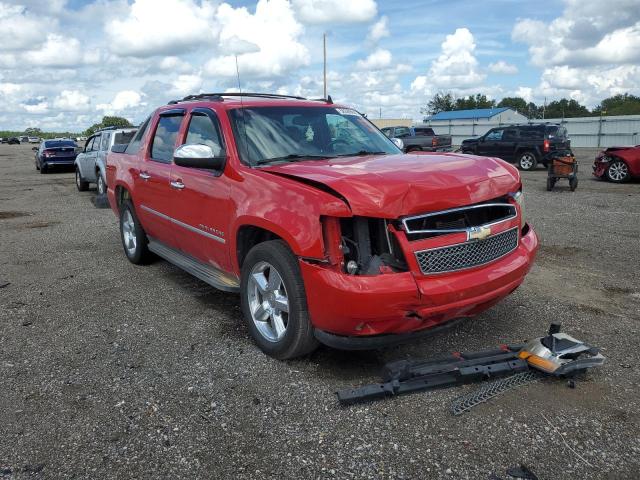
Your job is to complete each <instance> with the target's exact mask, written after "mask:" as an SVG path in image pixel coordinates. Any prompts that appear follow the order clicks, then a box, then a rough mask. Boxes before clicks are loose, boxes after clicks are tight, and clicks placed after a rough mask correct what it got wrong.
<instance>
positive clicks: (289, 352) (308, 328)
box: [240, 240, 318, 360]
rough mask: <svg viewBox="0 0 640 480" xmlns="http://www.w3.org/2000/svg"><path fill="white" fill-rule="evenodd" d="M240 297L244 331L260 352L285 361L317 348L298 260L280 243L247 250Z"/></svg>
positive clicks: (276, 242)
mask: <svg viewBox="0 0 640 480" xmlns="http://www.w3.org/2000/svg"><path fill="white" fill-rule="evenodd" d="M240 295H241V304H242V313H243V317H244V320H245V323H246V325H247V328H248V329H249V331H250V332H251V336H252V337H253V339H254V341H255V342H256V344H257V345H258V347H260V349H261V350H262V351H263V352H264V353H266V354H267V355H270V356H272V357H275V358H278V359H280V360H285V359H288V358H294V357H299V356H301V355H305V354H307V353H310V352H312V351H313V350H315V349H316V348H317V346H318V342H317V340H316V339H315V337H314V335H313V327H312V325H311V320H310V318H309V312H308V308H307V297H306V292H305V289H304V283H303V281H302V275H301V273H300V267H299V265H298V260H297V259H296V257H295V256H294V255H293V253H292V252H291V250H290V249H289V247H288V246H287V245H286V244H285V243H284V242H283V241H281V240H272V241H268V242H263V243H260V244H258V245H256V246H255V247H253V248H252V249H251V251H250V252H249V253H248V255H247V257H246V259H245V261H244V262H243V264H242V280H241V284H240Z"/></svg>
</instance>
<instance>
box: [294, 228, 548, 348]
mask: <svg viewBox="0 0 640 480" xmlns="http://www.w3.org/2000/svg"><path fill="white" fill-rule="evenodd" d="M537 249H538V238H537V236H536V234H535V232H534V231H533V229H532V228H528V227H525V233H524V235H522V237H521V238H520V242H519V245H518V247H517V248H516V250H514V251H513V252H511V253H510V254H508V255H506V256H505V257H502V258H500V259H498V260H496V261H494V262H492V263H490V264H488V265H483V266H480V267H477V268H472V269H468V270H463V271H457V272H452V273H447V274H444V275H437V276H424V275H416V274H414V273H412V272H402V273H393V274H381V275H376V276H364V275H362V276H357V275H347V274H344V273H341V272H337V271H334V270H331V269H328V268H325V267H324V266H321V265H317V264H312V263H309V262H306V261H304V260H300V268H301V271H302V276H303V279H304V283H305V288H306V291H307V303H308V307H309V312H310V316H311V321H312V323H313V326H314V327H315V328H316V330H317V331H318V332H317V337H318V338H319V339H320V340H321V341H322V342H324V343H327V344H330V345H334V346H337V347H338V348H376V347H377V346H382V345H388V344H393V343H399V342H404V341H407V340H409V339H411V338H413V336H415V335H420V336H421V335H426V334H427V333H426V331H427V330H429V331H430V330H431V329H433V328H435V327H440V326H442V325H444V324H446V323H447V322H450V321H451V320H454V319H459V318H464V317H471V316H474V315H477V314H479V313H481V312H483V311H485V310H486V309H488V308H490V307H491V306H493V305H495V304H496V303H497V302H499V301H500V300H502V299H503V298H504V297H506V296H507V295H508V294H509V293H511V292H512V291H513V290H515V289H516V288H517V287H518V286H519V285H520V284H521V283H522V281H523V280H524V277H525V275H526V274H527V273H528V271H529V269H530V268H531V265H532V263H533V260H534V258H535V255H536V252H537ZM382 337H385V338H382ZM348 345H352V347H349V346H348Z"/></svg>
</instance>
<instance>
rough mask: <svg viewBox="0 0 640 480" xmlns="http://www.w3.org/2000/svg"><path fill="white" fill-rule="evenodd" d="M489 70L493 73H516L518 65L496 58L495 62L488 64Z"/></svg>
mask: <svg viewBox="0 0 640 480" xmlns="http://www.w3.org/2000/svg"><path fill="white" fill-rule="evenodd" d="M489 71H490V72H493V73H502V74H504V75H515V74H516V73H518V67H516V66H515V65H512V64H510V63H507V62H505V61H504V60H498V61H497V62H494V63H490V64H489Z"/></svg>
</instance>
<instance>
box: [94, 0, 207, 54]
mask: <svg viewBox="0 0 640 480" xmlns="http://www.w3.org/2000/svg"><path fill="white" fill-rule="evenodd" d="M214 15H215V7H214V5H213V4H211V3H209V2H204V3H202V4H199V3H196V2H194V1H193V0H163V1H162V2H161V4H159V2H158V1H157V0H135V1H134V3H133V4H132V5H131V8H130V11H129V15H128V17H126V18H125V19H122V20H120V19H115V20H111V21H110V22H108V23H107V25H106V27H105V32H106V34H107V37H108V39H109V41H110V48H111V51H112V52H113V53H115V54H117V55H122V56H134V57H150V56H153V55H177V54H180V53H184V52H185V51H186V50H193V49H195V48H197V47H202V46H204V45H211V44H212V43H213V41H214V39H215V37H216V24H215V22H213V18H214Z"/></svg>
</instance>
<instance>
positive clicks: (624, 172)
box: [605, 159, 631, 183]
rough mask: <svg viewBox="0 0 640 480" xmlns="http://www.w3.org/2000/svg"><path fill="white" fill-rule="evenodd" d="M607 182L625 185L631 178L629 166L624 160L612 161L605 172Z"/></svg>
mask: <svg viewBox="0 0 640 480" xmlns="http://www.w3.org/2000/svg"><path fill="white" fill-rule="evenodd" d="M605 175H606V176H607V180H609V181H610V182H614V183H624V182H626V181H628V180H629V179H630V178H631V175H630V174H629V166H628V165H627V164H626V163H624V162H623V161H622V160H617V159H616V160H612V161H611V163H610V164H609V166H608V167H607V171H606V172H605Z"/></svg>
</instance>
